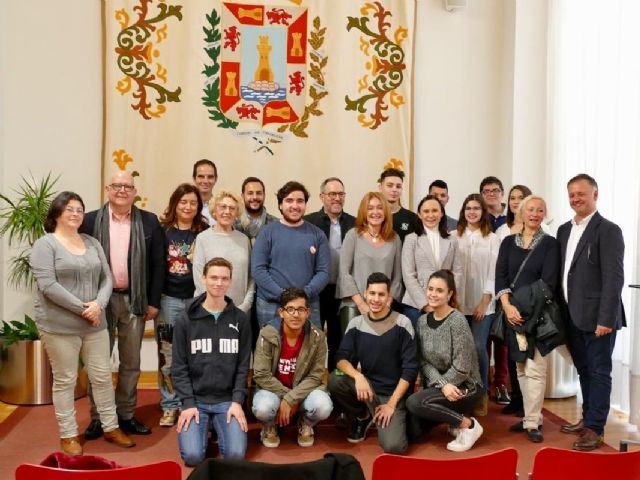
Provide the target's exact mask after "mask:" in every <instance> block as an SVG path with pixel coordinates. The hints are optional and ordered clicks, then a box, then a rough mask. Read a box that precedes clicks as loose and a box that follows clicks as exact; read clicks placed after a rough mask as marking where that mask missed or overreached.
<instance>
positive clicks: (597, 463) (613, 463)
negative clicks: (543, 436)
mask: <svg viewBox="0 0 640 480" xmlns="http://www.w3.org/2000/svg"><path fill="white" fill-rule="evenodd" d="M529 478H530V480H567V479H569V478H576V479H580V480H602V479H605V478H620V479H624V480H637V479H640V450H639V451H635V452H629V453H594V452H577V451H574V450H562V449H560V448H551V447H546V448H541V449H540V450H538V453H536V456H535V458H534V459H533V468H532V471H531V473H530V474H529Z"/></svg>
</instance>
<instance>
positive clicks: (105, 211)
mask: <svg viewBox="0 0 640 480" xmlns="http://www.w3.org/2000/svg"><path fill="white" fill-rule="evenodd" d="M106 192H107V196H108V202H107V203H106V204H105V205H104V206H103V207H102V208H100V209H99V210H94V211H92V212H89V213H87V214H86V215H85V217H84V221H83V223H82V226H81V227H80V232H81V233H86V234H88V235H91V236H93V237H95V238H97V239H98V240H99V241H100V243H101V244H102V248H103V249H104V251H105V255H106V257H107V261H108V262H109V266H110V267H111V275H112V278H113V293H112V294H111V299H110V300H109V304H108V305H107V309H106V315H107V322H108V324H109V338H110V341H111V348H112V349H113V345H114V343H115V339H116V338H117V339H118V353H119V358H120V367H119V371H118V383H117V384H116V392H115V397H116V398H115V399H116V411H117V414H118V421H119V424H120V428H121V429H122V430H124V431H125V432H127V433H133V434H138V435H148V434H150V433H151V430H150V429H149V428H148V427H147V426H146V425H144V424H143V423H142V422H140V421H139V420H137V419H136V418H135V417H134V412H135V408H136V401H137V395H136V394H137V383H138V378H139V377H140V348H141V346H142V337H143V336H144V327H145V322H146V321H147V320H153V319H154V318H155V317H156V316H157V315H158V311H159V309H160V296H161V295H162V289H163V287H164V273H165V253H164V241H163V233H162V229H161V227H160V223H159V222H158V217H156V216H155V215H154V214H153V213H151V212H147V211H145V210H141V209H139V208H137V207H136V206H135V205H133V202H134V199H135V196H136V188H135V185H134V183H133V176H132V175H131V174H130V173H129V172H125V171H118V172H117V173H115V174H114V175H112V176H111V178H110V181H109V184H108V185H107V186H106ZM89 399H90V403H91V423H90V424H89V427H88V428H87V430H86V431H85V439H87V440H93V439H95V438H98V437H100V435H102V427H101V425H100V420H99V418H98V414H97V412H96V408H95V405H94V402H93V398H92V396H91V395H90V396H89Z"/></svg>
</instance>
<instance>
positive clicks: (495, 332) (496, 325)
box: [489, 302, 507, 342]
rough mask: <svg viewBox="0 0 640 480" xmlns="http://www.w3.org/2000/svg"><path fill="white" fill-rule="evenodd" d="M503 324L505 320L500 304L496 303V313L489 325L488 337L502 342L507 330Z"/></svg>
mask: <svg viewBox="0 0 640 480" xmlns="http://www.w3.org/2000/svg"><path fill="white" fill-rule="evenodd" d="M505 322H506V320H505V318H504V310H503V309H502V304H501V303H500V302H496V313H495V314H494V317H493V323H492V324H491V330H490V331H489V335H491V336H493V337H495V338H497V339H498V340H500V341H501V342H504V335H505V329H506V328H507V325H506V323H505Z"/></svg>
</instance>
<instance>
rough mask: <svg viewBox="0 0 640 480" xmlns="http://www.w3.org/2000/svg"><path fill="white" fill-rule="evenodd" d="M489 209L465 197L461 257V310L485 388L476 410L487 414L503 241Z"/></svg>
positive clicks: (475, 196)
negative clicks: (490, 352) (490, 350)
mask: <svg viewBox="0 0 640 480" xmlns="http://www.w3.org/2000/svg"><path fill="white" fill-rule="evenodd" d="M488 213H489V212H488V210H487V206H486V204H485V203H484V200H483V198H482V195H480V194H478V193H472V194H471V195H469V196H467V198H465V200H464V202H463V203H462V208H461V209H460V217H459V220H458V228H457V230H456V232H455V234H456V238H457V239H458V255H459V258H460V263H461V264H462V280H461V283H460V285H459V288H460V290H461V292H462V295H460V296H459V302H460V311H461V312H462V313H463V314H464V315H465V316H466V317H467V320H468V321H469V325H470V326H471V332H472V333H473V339H474V341H475V346H476V351H477V352H478V364H479V367H480V377H481V378H482V384H483V385H484V388H485V394H484V396H483V398H482V403H481V404H479V408H478V410H477V411H476V413H478V414H484V415H486V410H487V400H488V396H487V393H486V390H487V386H488V384H489V356H488V354H487V339H488V338H489V330H490V329H491V323H492V322H493V314H494V313H495V302H494V298H493V292H494V281H495V273H496V261H497V259H498V251H499V249H500V239H499V238H498V236H497V235H496V234H495V233H493V232H492V231H491V222H490V221H489V217H488Z"/></svg>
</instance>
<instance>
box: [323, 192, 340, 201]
mask: <svg viewBox="0 0 640 480" xmlns="http://www.w3.org/2000/svg"><path fill="white" fill-rule="evenodd" d="M322 194H323V195H326V196H327V197H329V198H330V199H332V200H335V199H336V198H340V199H343V198H344V197H345V195H346V193H345V192H327V193H324V192H323V193H322Z"/></svg>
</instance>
